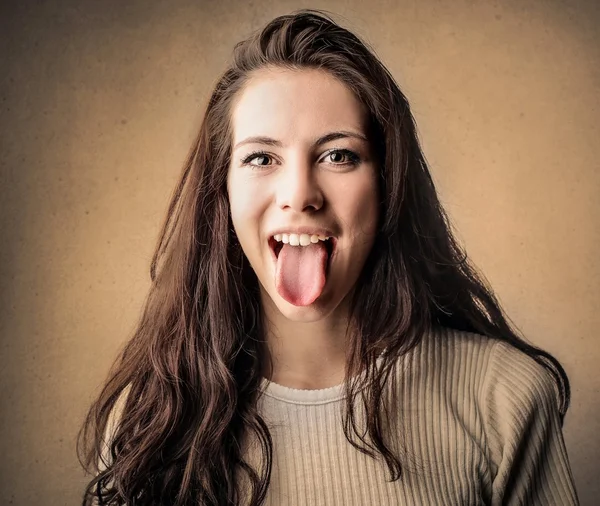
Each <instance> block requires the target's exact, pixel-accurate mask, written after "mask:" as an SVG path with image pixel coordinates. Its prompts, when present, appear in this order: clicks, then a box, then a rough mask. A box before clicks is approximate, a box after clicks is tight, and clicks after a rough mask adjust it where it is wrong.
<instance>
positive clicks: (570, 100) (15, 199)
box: [0, 0, 600, 506]
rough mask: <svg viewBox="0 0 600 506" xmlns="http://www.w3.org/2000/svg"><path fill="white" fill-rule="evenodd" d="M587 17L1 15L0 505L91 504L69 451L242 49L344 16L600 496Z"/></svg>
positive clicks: (521, 4)
mask: <svg viewBox="0 0 600 506" xmlns="http://www.w3.org/2000/svg"><path fill="white" fill-rule="evenodd" d="M598 5H599V4H598V3H597V2H595V1H594V0H589V1H584V0H579V1H572V2H560V1H558V0H556V1H552V0H545V1H542V0H539V1H532V0H512V1H497V2H491V1H488V2H485V1H483V2H474V1H468V0H455V1H434V0H428V1H424V0H420V1H418V0H412V1H395V2H393V1H380V2H372V3H371V2H369V3H366V2H365V3H363V2H360V1H341V0H340V1H331V2H326V3H323V2H314V3H310V4H308V3H305V2H297V1H263V0H255V1H254V2H253V3H247V2H233V1H216V0H213V1H204V2H201V1H196V2H194V1H192V0H175V1H170V2H162V1H159V0H136V1H129V2H121V1H118V0H108V1H107V0H102V1H83V0H81V1H79V2H77V1H75V0H72V1H63V2H50V1H46V2H43V1H37V2H34V1H32V0H23V1H20V2H18V1H16V0H12V1H7V0H4V1H3V2H2V4H1V7H0V9H1V11H0V12H1V16H0V20H1V21H0V23H1V25H0V39H1V41H2V45H1V51H2V57H1V58H0V71H1V73H0V83H1V84H0V86H1V90H0V91H1V98H0V100H1V101H2V102H1V104H0V107H1V109H0V110H1V111H2V112H1V116H0V117H1V121H0V123H1V126H0V163H1V166H0V183H1V190H2V193H1V195H2V196H1V201H0V210H1V215H0V227H1V228H0V230H1V232H2V245H1V247H0V279H1V281H2V284H1V290H0V298H1V300H0V302H1V307H2V311H1V314H2V317H1V318H0V339H1V341H0V343H1V347H0V350H1V352H0V353H1V354H0V381H1V386H2V388H1V389H0V409H1V415H0V416H1V418H0V431H1V441H0V455H2V458H1V459H0V490H2V493H1V494H0V502H2V504H14V505H20V506H26V505H27V506H28V505H32V504H44V505H47V506H58V505H66V504H77V503H78V501H79V499H80V494H81V490H82V487H83V484H84V482H85V477H84V475H83V473H82V471H81V470H80V468H79V466H78V463H77V460H76V456H75V450H74V444H75V435H76V431H77V429H78V428H79V426H80V424H81V422H82V419H83V416H84V414H85V411H86V408H87V407H88V404H89V402H90V401H91V399H92V397H93V395H94V394H95V393H97V391H98V388H99V385H100V383H101V382H102V380H103V379H104V378H105V375H106V373H107V371H108V367H109V365H110V363H111V361H112V360H113V358H114V357H115V354H116V352H117V350H118V348H119V347H120V346H121V345H122V344H123V343H124V341H125V339H126V337H127V336H129V335H130V333H131V331H132V330H133V323H134V322H135V320H136V318H137V316H138V315H139V311H140V308H141V303H142V301H143V298H144V296H145V293H146V290H147V288H148V285H149V275H148V266H149V261H150V257H151V253H152V250H153V247H154V245H155V241H156V239H157V233H158V227H159V225H160V224H161V221H162V218H163V215H164V213H165V211H166V205H167V202H168V198H169V196H170V193H171V190H172V188H173V185H174V183H175V180H176V178H177V176H178V174H179V170H180V167H181V164H182V162H183V159H184V157H185V155H186V152H187V149H188V147H189V145H190V142H191V140H192V137H193V135H194V132H195V131H196V129H197V127H198V125H199V122H200V120H201V112H202V111H201V108H202V106H203V104H204V103H205V100H206V98H207V94H208V93H209V90H210V88H211V86H212V84H213V83H214V81H215V79H216V77H217V74H218V72H219V71H220V70H221V69H222V68H223V67H224V65H225V63H226V61H227V58H228V57H229V55H230V51H231V49H232V47H233V44H234V43H235V42H237V41H238V40H239V39H241V38H242V37H245V36H246V35H248V34H249V32H250V31H251V30H253V29H255V28H258V27H259V26H260V25H262V24H263V22H265V21H267V20H268V19H270V18H271V17H273V16H275V15H278V14H282V13H287V12H290V11H292V10H295V9H298V8H300V7H323V8H327V9H329V10H331V11H333V12H335V13H338V14H339V15H341V16H342V18H340V19H345V20H346V21H345V22H344V24H345V25H346V26H348V27H349V28H351V29H353V30H355V31H356V32H358V33H359V34H360V35H361V36H363V37H364V38H365V39H366V40H368V41H369V42H370V43H371V44H372V45H373V46H374V47H375V48H376V50H377V52H378V54H379V55H380V57H381V58H382V59H383V61H384V62H385V63H386V64H387V66H388V67H389V68H390V70H391V71H392V73H393V74H394V76H395V77H396V79H397V81H398V82H399V84H400V85H401V86H402V87H403V89H404V91H405V92H406V94H407V96H408V98H409V100H411V103H412V105H413V110H414V113H415V116H416V119H417V122H418V125H419V129H420V133H421V135H422V139H423V144H424V148H425V151H426V154H427V156H428V159H429V161H430V162H431V166H432V171H433V174H434V178H435V180H436V182H437V184H438V187H439V191H440V195H441V197H442V200H443V202H444V203H445V205H446V207H447V209H448V211H449V213H450V215H451V217H452V219H453V221H454V224H455V225H456V227H457V229H458V231H459V237H460V239H461V240H462V241H463V243H464V244H465V246H466V248H467V250H468V252H469V253H470V255H471V256H472V258H473V260H474V261H475V263H476V264H477V265H478V266H479V267H480V268H481V269H482V270H483V272H484V273H485V275H486V276H487V278H488V279H489V280H490V282H491V284H492V285H493V286H494V288H495V289H496V291H497V293H498V296H499V298H500V300H501V302H502V303H503V304H504V306H505V308H506V309H507V311H508V313H509V315H510V316H511V317H512V319H513V321H514V322H515V324H516V325H518V326H519V327H520V328H521V329H522V331H523V332H524V333H525V335H526V336H528V337H529V339H530V340H532V341H533V342H535V343H536V344H538V345H540V346H542V347H544V348H546V349H547V350H549V351H550V352H552V353H553V354H555V356H556V357H557V358H559V360H561V361H562V362H563V364H564V365H565V368H566V370H567V372H568V373H569V375H570V378H571V380H572V385H573V400H572V407H571V410H570V412H569V414H568V416H567V419H566V424H565V437H566V441H567V445H568V449H569V453H570V457H571V462H572V468H573V472H574V474H575V479H576V482H577V486H578V490H579V493H580V496H581V498H582V502H583V504H593V503H594V502H595V501H594V499H595V498H597V496H598V495H599V494H600V485H599V484H598V481H597V479H596V472H597V471H598V470H599V467H600V466H599V463H600V457H599V455H600V438H599V437H598V433H600V423H599V422H598V420H599V418H600V401H599V399H598V390H599V388H600V379H599V375H598V374H597V372H598V367H599V366H598V362H599V359H600V352H599V351H598V339H599V338H598V329H599V328H600V317H599V314H600V311H598V302H599V294H600V283H599V282H600V276H599V271H600V266H599V264H598V261H597V258H598V257H599V254H598V250H599V249H600V227H599V226H598V218H599V211H600V204H599V199H600V171H599V170H598V169H599V166H598V165H599V162H598V160H599V158H600V147H599V146H600V143H599V141H598V139H599V131H598V120H599V93H598V92H599V90H600V71H599V69H600V58H599V53H600V44H599V42H600V34H599V26H600V10H599V7H598Z"/></svg>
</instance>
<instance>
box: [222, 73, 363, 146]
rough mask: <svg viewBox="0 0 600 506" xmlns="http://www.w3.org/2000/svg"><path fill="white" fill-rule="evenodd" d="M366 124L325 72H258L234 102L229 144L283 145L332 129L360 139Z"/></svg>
mask: <svg viewBox="0 0 600 506" xmlns="http://www.w3.org/2000/svg"><path fill="white" fill-rule="evenodd" d="M367 119H368V113H367V109H366V107H365V106H364V105H363V104H362V103H361V102H360V101H359V100H358V99H357V98H356V96H355V95H354V93H353V92H352V91H351V90H350V89H349V88H348V87H347V86H346V85H345V84H344V83H342V82H341V81H340V80H338V79H337V78H335V77H334V76H333V75H331V74H330V73H329V72H326V71H324V70H319V69H298V70H291V69H280V68H268V69H261V70H259V71H257V72H255V73H254V74H253V75H252V76H251V77H250V78H249V80H248V81H247V83H246V84H245V86H244V88H243V89H242V90H241V91H240V93H239V95H238V97H237V98H236V100H235V102H234V105H233V108H232V126H233V137H234V139H233V142H234V145H235V144H236V143H237V142H239V141H241V140H243V139H244V138H246V137H248V136H254V135H265V136H269V137H273V138H276V139H279V140H281V141H282V142H283V143H284V144H285V143H286V142H292V141H296V140H307V141H308V140H310V139H313V138H314V137H318V136H320V135H322V134H324V133H327V132H328V131H335V130H355V131H357V132H362V133H364V134H366V133H367V132H366V127H367Z"/></svg>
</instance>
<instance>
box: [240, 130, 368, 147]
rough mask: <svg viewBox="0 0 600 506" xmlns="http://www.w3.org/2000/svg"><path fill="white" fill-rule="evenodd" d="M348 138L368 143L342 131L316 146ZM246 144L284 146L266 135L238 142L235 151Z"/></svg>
mask: <svg viewBox="0 0 600 506" xmlns="http://www.w3.org/2000/svg"><path fill="white" fill-rule="evenodd" d="M348 137H354V138H356V139H360V140H363V141H365V142H368V139H367V137H366V136H365V135H363V134H360V133H357V132H350V131H348V130H340V131H337V132H331V133H328V134H325V135H323V136H321V137H319V138H318V139H317V141H316V142H315V146H321V145H322V144H327V143H328V142H331V141H335V140H337V139H346V138H348ZM244 144H265V145H267V146H276V147H283V144H282V143H281V141H278V140H277V139H273V138H271V137H266V136H264V135H257V136H254V137H248V138H246V139H244V140H243V141H240V142H238V143H237V144H236V145H235V147H234V148H233V149H234V150H235V149H237V148H239V147H240V146H243V145H244Z"/></svg>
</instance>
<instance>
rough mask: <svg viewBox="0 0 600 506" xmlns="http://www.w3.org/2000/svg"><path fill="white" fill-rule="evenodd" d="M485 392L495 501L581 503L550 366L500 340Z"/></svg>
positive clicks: (500, 505)
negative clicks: (548, 368)
mask: <svg viewBox="0 0 600 506" xmlns="http://www.w3.org/2000/svg"><path fill="white" fill-rule="evenodd" d="M484 391H485V393H484V395H485V401H484V424H485V430H486V436H487V440H488V448H489V451H490V457H491V468H492V480H493V483H492V506H504V505H507V506H517V505H528V506H529V505H531V506H537V505H539V506H541V505H550V504H552V505H555V506H562V505H578V504H579V501H578V498H577V493H576V491H575V486H574V482H573V476H572V473H571V469H570V466H569V459H568V456H567V451H566V447H565V442H564V439H563V433H562V429H561V423H560V416H559V409H558V395H557V389H556V387H555V383H554V379H553V377H552V376H551V374H550V373H549V371H547V370H546V368H545V367H543V366H542V365H541V364H539V363H538V362H536V361H535V360H534V359H532V358H531V357H529V356H528V355H527V354H525V353H523V352H521V351H520V350H518V349H516V348H514V347H513V346H511V345H509V344H507V343H504V342H498V343H497V344H496V346H495V348H494V354H493V357H492V360H491V363H490V369H489V370H488V373H487V378H486V386H485V390H484Z"/></svg>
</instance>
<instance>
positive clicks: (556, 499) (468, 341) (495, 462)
mask: <svg viewBox="0 0 600 506" xmlns="http://www.w3.org/2000/svg"><path fill="white" fill-rule="evenodd" d="M380 363H381V360H378V364H380ZM396 365H397V367H396V368H395V371H396V374H395V376H390V378H389V379H388V382H389V383H388V384H386V390H385V392H384V393H385V394H386V399H387V401H386V402H387V403H388V406H389V407H388V409H389V412H390V417H389V419H388V420H389V425H387V424H386V425H385V428H384V430H385V434H384V441H385V442H386V444H387V445H388V447H390V449H392V451H394V453H395V454H396V455H397V456H398V457H399V458H400V462H401V465H402V474H401V477H400V479H398V480H396V481H393V482H390V481H389V478H390V475H389V471H388V468H387V466H386V464H385V462H384V461H383V460H382V459H381V458H379V459H378V460H376V459H373V458H371V457H370V456H368V455H365V454H363V453H361V452H360V451H359V450H357V449H356V448H355V447H354V446H352V445H351V444H350V443H349V442H348V440H347V439H346V437H345V435H344V431H343V426H342V412H343V408H344V404H345V399H344V392H343V390H344V385H343V384H342V385H338V386H334V387H331V388H325V389H321V390H298V389H293V388H288V387H285V386H282V385H278V384H276V383H273V382H269V381H267V380H266V379H264V378H263V380H262V385H261V386H262V391H263V392H264V395H263V396H262V397H261V398H260V400H259V403H258V408H259V411H260V413H261V415H262V417H263V418H264V420H265V422H266V423H267V425H268V427H269V432H270V433H271V437H272V441H273V462H272V470H271V481H270V484H269V488H268V493H267V497H266V501H265V503H264V505H265V506H392V505H393V506H438V505H440V506H441V505H447V506H475V505H492V506H501V505H510V506H516V505H527V506H541V505H543V506H562V505H578V504H579V501H578V499H577V494H576V491H575V487H574V482H573V476H572V474H571V469H570V466H569V460H568V457H567V451H566V448H565V443H564V439H563V434H562V430H561V424H560V418H559V411H558V392H557V389H556V386H555V383H554V380H553V378H552V376H551V375H550V373H549V372H548V371H547V370H546V369H545V368H544V367H543V366H541V365H540V364H538V363H537V362H536V361H535V360H533V359H532V358H530V357H529V356H528V355H526V354H525V353H523V352H521V351H519V350H517V349H516V348H514V347H513V346H511V345H509V344H506V343H505V342H503V341H499V340H496V339H492V338H488V337H484V336H481V335H478V334H474V333H469V332H460V331H455V330H451V329H447V328H436V329H435V330H434V331H432V332H431V333H430V334H428V335H426V336H424V337H423V339H422V340H421V341H420V342H419V344H418V345H417V346H416V347H415V348H413V349H412V350H411V351H410V352H408V353H407V354H406V355H403V356H402V357H401V358H400V359H399V360H398V363H397V364H396ZM391 386H393V387H394V388H391ZM357 399H360V395H359V396H358V397H357ZM123 401H124V397H121V398H120V400H119V402H118V403H117V405H116V406H115V409H114V410H113V412H112V416H111V418H110V420H109V426H108V427H107V440H110V439H111V434H112V431H113V430H114V428H115V422H116V421H117V420H118V419H119V418H120V410H121V408H122V406H123ZM356 414H357V416H358V419H359V423H360V416H361V415H363V414H364V408H363V407H362V403H361V402H358V403H357V405H356ZM359 426H361V425H359ZM361 427H363V428H364V425H362V426H361ZM367 441H368V439H367ZM243 453H244V458H245V460H246V461H247V462H249V463H250V464H251V465H252V466H253V467H254V468H255V469H257V470H258V469H259V468H260V466H261V460H260V457H259V456H260V454H261V453H260V450H259V447H258V445H257V442H256V440H255V439H253V438H252V437H250V438H248V439H247V440H246V442H245V444H244V450H243ZM105 458H106V459H108V447H105ZM100 468H101V469H103V468H104V466H103V465H102V464H101V463H100ZM240 480H241V485H242V487H243V486H244V484H247V481H246V479H245V474H241V475H240Z"/></svg>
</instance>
